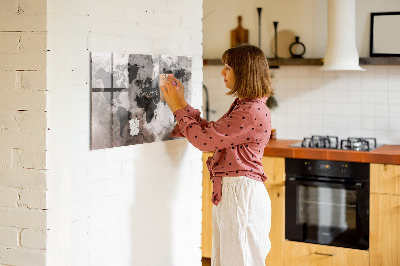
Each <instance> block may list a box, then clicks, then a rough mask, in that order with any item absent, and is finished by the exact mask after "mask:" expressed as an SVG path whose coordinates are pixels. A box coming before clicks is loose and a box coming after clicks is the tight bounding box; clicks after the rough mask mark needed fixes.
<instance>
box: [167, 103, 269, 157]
mask: <svg viewBox="0 0 400 266" xmlns="http://www.w3.org/2000/svg"><path fill="white" fill-rule="evenodd" d="M174 116H175V118H176V120H177V121H178V125H179V129H180V132H182V134H183V135H184V136H185V137H186V138H187V139H188V140H189V142H190V143H191V144H192V145H193V146H195V147H196V148H198V149H199V150H201V151H211V150H215V149H224V148H229V147H232V149H234V146H236V145H240V144H244V143H246V142H248V141H249V136H248V133H249V131H252V130H254V129H255V127H256V123H257V121H256V120H255V118H254V115H253V114H252V113H251V112H250V110H249V109H247V110H244V109H236V110H233V111H232V112H231V113H230V114H229V115H227V116H225V117H223V118H221V119H220V120H219V121H218V122H213V123H208V125H207V126H202V125H201V124H200V123H199V122H198V121H196V120H195V119H193V118H192V117H190V116H189V115H187V113H186V112H185V111H184V110H182V109H179V110H177V111H175V113H174ZM259 126H262V124H261V125H259Z"/></svg>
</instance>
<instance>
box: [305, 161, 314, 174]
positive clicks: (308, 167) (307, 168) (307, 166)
mask: <svg viewBox="0 0 400 266" xmlns="http://www.w3.org/2000/svg"><path fill="white" fill-rule="evenodd" d="M304 165H305V166H306V170H307V171H309V172H310V171H311V169H312V167H311V162H305V163H304Z"/></svg>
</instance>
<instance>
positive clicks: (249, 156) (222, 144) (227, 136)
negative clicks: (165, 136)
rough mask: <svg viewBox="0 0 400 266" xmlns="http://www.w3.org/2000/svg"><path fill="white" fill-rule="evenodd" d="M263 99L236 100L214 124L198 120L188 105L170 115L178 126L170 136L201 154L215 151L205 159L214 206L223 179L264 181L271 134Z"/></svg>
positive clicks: (196, 114) (197, 115) (269, 118)
mask: <svg viewBox="0 0 400 266" xmlns="http://www.w3.org/2000/svg"><path fill="white" fill-rule="evenodd" d="M266 100H267V98H258V99H243V100H239V99H236V100H235V101H234V102H233V103H232V105H231V107H230V108H229V110H228V112H226V113H225V114H224V115H223V116H222V117H221V118H220V119H219V120H218V121H216V122H207V121H206V120H205V119H203V118H201V117H200V111H199V110H195V109H194V108H193V107H191V106H190V105H187V106H186V107H185V109H179V110H177V111H176V112H175V113H174V117H175V119H176V121H179V124H177V126H176V127H175V128H174V130H173V131H172V132H171V135H170V136H172V137H177V136H184V137H186V138H187V139H188V140H189V141H190V143H191V144H192V145H193V146H194V147H196V148H198V149H200V150H202V151H215V153H214V156H212V157H210V158H209V159H208V160H207V167H208V170H209V171H210V176H211V177H210V179H211V181H212V183H213V195H212V199H211V201H212V202H213V204H214V205H217V204H218V203H219V201H220V200H221V196H222V191H221V181H222V178H223V177H224V176H247V177H248V178H252V179H255V180H258V181H261V182H264V181H265V180H266V178H267V177H266V175H265V173H264V170H263V167H262V164H261V158H262V156H263V152H264V148H265V146H266V145H267V143H268V140H269V132H271V117H270V111H269V109H268V108H267V106H266V105H265V102H266Z"/></svg>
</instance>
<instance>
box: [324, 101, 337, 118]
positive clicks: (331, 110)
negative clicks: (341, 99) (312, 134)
mask: <svg viewBox="0 0 400 266" xmlns="http://www.w3.org/2000/svg"><path fill="white" fill-rule="evenodd" d="M323 114H324V116H325V115H335V114H336V105H335V104H334V103H325V104H324V107H323Z"/></svg>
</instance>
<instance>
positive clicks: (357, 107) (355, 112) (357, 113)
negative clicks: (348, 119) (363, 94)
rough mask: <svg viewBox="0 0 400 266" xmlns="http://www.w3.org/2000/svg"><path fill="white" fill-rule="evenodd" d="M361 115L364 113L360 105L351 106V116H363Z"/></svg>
mask: <svg viewBox="0 0 400 266" xmlns="http://www.w3.org/2000/svg"><path fill="white" fill-rule="evenodd" d="M361 113H362V106H361V104H360V103H351V104H349V115H352V116H361Z"/></svg>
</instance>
